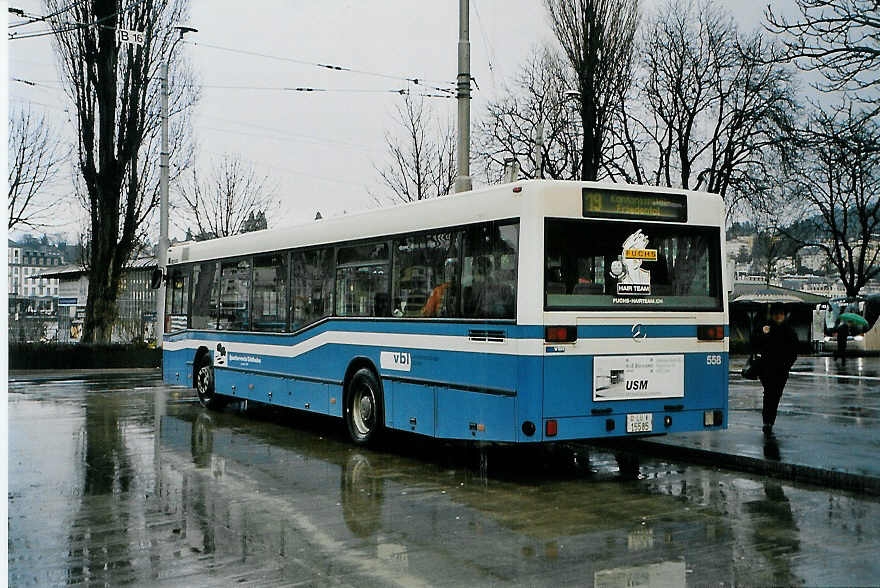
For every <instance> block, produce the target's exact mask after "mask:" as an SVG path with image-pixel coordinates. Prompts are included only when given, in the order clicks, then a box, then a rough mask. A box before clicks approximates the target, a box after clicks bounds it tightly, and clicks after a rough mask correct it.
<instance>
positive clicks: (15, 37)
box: [9, 0, 145, 41]
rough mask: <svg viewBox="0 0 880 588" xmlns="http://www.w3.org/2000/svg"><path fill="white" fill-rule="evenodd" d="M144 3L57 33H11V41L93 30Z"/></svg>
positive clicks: (139, 0) (50, 31)
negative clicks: (86, 29)
mask: <svg viewBox="0 0 880 588" xmlns="http://www.w3.org/2000/svg"><path fill="white" fill-rule="evenodd" d="M144 2H145V0H135V2H132V3H131V4H129V5H128V6H126V7H125V8H122V9H120V10H117V11H116V12H114V13H112V14H108V15H107V16H104V17H101V18H99V19H97V20H94V21H92V22H89V23H70V24H69V25H67V28H64V29H59V30H57V31H56V30H49V31H40V32H36V33H29V34H26V35H18V34H17V33H10V34H9V40H10V41H15V40H20V39H34V38H37V37H46V36H49V35H57V34H59V33H69V32H72V31H76V30H79V29H84V28H91V27H94V26H98V25H100V24H101V23H103V22H106V21H108V20H110V19H111V18H113V17H115V16H119V15H120V14H124V13H126V12H128V11H129V10H132V9H134V8H137V7H138V5H140V4H143V3H144Z"/></svg>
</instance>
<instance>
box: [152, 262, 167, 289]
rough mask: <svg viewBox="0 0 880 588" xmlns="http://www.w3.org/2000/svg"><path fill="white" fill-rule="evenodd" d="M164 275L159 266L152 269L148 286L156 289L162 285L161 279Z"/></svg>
mask: <svg viewBox="0 0 880 588" xmlns="http://www.w3.org/2000/svg"><path fill="white" fill-rule="evenodd" d="M164 278H165V276H164V275H163V274H162V270H161V269H160V268H158V267H157V268H156V269H154V270H153V273H151V274H150V288H152V289H153V290H158V289H159V288H160V287H161V286H162V280H163V279H164Z"/></svg>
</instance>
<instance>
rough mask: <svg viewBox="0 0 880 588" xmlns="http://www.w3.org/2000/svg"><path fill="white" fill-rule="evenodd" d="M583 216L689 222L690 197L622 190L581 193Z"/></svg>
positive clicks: (584, 191) (592, 190)
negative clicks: (688, 204)
mask: <svg viewBox="0 0 880 588" xmlns="http://www.w3.org/2000/svg"><path fill="white" fill-rule="evenodd" d="M582 198H583V215H584V216H585V217H599V218H635V219H645V220H665V221H675V222H682V223H683V222H686V221H687V196H685V195H684V194H651V193H650V192H626V191H619V190H595V189H592V188H584V189H583V190H582Z"/></svg>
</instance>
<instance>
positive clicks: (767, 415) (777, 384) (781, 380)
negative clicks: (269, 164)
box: [761, 372, 788, 427]
mask: <svg viewBox="0 0 880 588" xmlns="http://www.w3.org/2000/svg"><path fill="white" fill-rule="evenodd" d="M787 381H788V372H785V373H774V374H765V375H762V376H761V385H762V386H764V407H763V409H762V410H761V416H762V417H763V418H764V424H765V425H770V426H771V427H772V426H773V424H774V423H776V412H777V410H778V409H779V401H780V400H781V399H782V389H783V388H785V383H786V382H787Z"/></svg>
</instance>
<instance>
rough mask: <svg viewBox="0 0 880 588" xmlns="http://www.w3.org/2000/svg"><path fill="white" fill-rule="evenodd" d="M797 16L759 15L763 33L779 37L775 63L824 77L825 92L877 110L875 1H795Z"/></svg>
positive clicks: (879, 67)
mask: <svg viewBox="0 0 880 588" xmlns="http://www.w3.org/2000/svg"><path fill="white" fill-rule="evenodd" d="M795 2H796V5H797V9H798V11H799V12H800V14H799V15H798V17H797V18H796V19H793V20H790V19H788V18H786V17H784V16H783V15H781V14H777V13H776V12H774V11H773V9H772V7H771V6H770V5H768V6H767V9H766V10H765V12H764V16H765V18H766V19H767V24H766V27H767V30H768V31H770V32H771V33H774V34H778V35H781V36H782V37H783V39H784V44H785V46H784V51H783V53H782V54H781V55H779V56H777V58H779V59H784V60H794V61H795V63H796V64H797V65H798V67H800V68H801V69H803V70H805V71H817V72H819V73H820V74H821V75H822V76H824V78H825V80H826V83H825V84H823V85H822V87H823V88H824V89H826V90H832V91H836V90H849V91H852V92H853V93H852V96H853V98H854V99H856V100H859V101H862V102H867V103H873V104H875V105H880V96H878V94H877V93H876V92H865V90H876V89H878V88H880V76H878V75H877V72H878V71H880V10H878V4H877V0H795Z"/></svg>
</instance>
